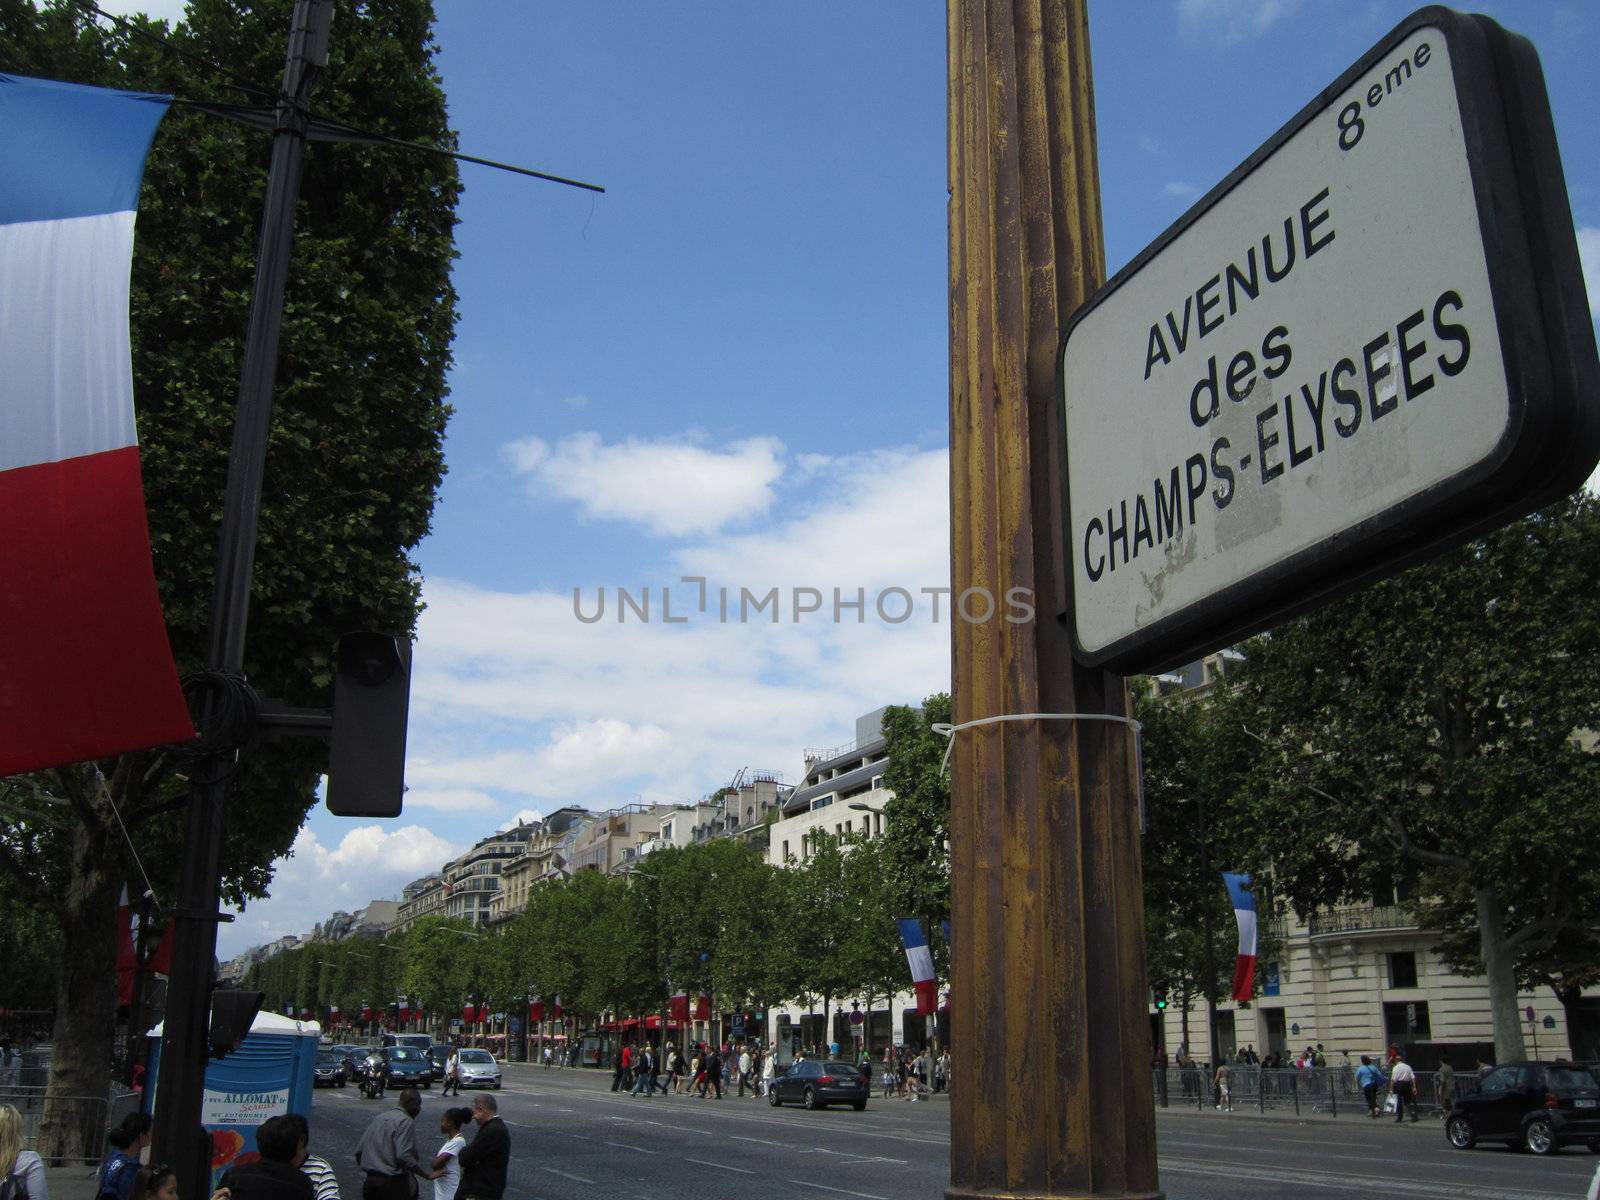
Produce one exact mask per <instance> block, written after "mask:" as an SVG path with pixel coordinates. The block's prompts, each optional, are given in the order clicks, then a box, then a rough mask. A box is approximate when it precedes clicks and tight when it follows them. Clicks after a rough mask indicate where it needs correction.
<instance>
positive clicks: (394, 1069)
mask: <svg viewBox="0 0 1600 1200" xmlns="http://www.w3.org/2000/svg"><path fill="white" fill-rule="evenodd" d="M383 1057H384V1059H385V1060H386V1061H387V1062H388V1064H389V1086H390V1087H392V1088H399V1087H425V1088H431V1087H432V1086H433V1062H432V1060H431V1059H429V1058H428V1056H427V1055H426V1054H424V1053H423V1052H422V1051H421V1050H418V1049H417V1048H416V1047H415V1046H390V1047H388V1048H387V1049H385V1050H384V1052H383Z"/></svg>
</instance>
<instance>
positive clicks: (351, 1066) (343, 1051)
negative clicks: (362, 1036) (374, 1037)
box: [333, 1043, 368, 1079]
mask: <svg viewBox="0 0 1600 1200" xmlns="http://www.w3.org/2000/svg"><path fill="white" fill-rule="evenodd" d="M367 1052H368V1047H366V1046H356V1045H352V1044H350V1043H343V1044H341V1045H338V1046H334V1047H333V1053H335V1054H337V1055H338V1056H339V1058H340V1059H341V1060H342V1061H343V1062H344V1077H345V1078H346V1079H355V1078H357V1077H358V1076H359V1075H360V1074H361V1063H362V1060H363V1059H365V1058H366V1057H367Z"/></svg>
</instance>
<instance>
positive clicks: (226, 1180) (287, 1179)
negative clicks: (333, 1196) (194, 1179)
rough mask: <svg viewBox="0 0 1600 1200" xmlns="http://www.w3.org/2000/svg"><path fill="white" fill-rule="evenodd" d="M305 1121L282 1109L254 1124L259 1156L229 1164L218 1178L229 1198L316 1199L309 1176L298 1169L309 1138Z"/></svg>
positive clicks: (240, 1199) (253, 1199) (250, 1199)
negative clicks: (236, 1163) (304, 1129)
mask: <svg viewBox="0 0 1600 1200" xmlns="http://www.w3.org/2000/svg"><path fill="white" fill-rule="evenodd" d="M304 1125H305V1118H304V1117H300V1116H297V1115H294V1114H291V1113H282V1114H280V1115H278V1116H276V1117H268V1118H267V1119H266V1120H265V1121H263V1122H262V1123H261V1125H260V1126H258V1127H257V1129H256V1150H257V1151H258V1152H259V1153H260V1155H261V1157H260V1158H258V1159H257V1160H256V1161H255V1162H247V1163H242V1164H240V1165H238V1166H235V1167H231V1168H229V1169H228V1171H227V1173H226V1174H224V1175H223V1177H222V1179H221V1184H222V1186H223V1187H224V1188H226V1189H227V1190H228V1195H229V1197H230V1200H316V1197H317V1193H316V1191H315V1190H314V1189H313V1188H312V1186H311V1180H309V1179H307V1178H306V1176H305V1175H304V1173H302V1172H301V1170H300V1164H301V1163H303V1162H304V1161H305V1157H306V1147H307V1141H308V1139H307V1136H306V1134H303V1133H302V1132H301V1129H302V1127H303V1126H304Z"/></svg>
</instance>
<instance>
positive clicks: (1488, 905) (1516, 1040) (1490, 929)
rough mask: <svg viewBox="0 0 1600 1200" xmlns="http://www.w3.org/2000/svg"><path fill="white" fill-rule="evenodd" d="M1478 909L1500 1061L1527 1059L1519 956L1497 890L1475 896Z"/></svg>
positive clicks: (1490, 1006)
mask: <svg viewBox="0 0 1600 1200" xmlns="http://www.w3.org/2000/svg"><path fill="white" fill-rule="evenodd" d="M1473 899H1474V900H1475V901H1476V903H1477V907H1478V941H1479V945H1480V946H1481V948H1482V951H1483V973H1484V975H1485V976H1486V977H1487V978H1488V980H1489V1013H1490V1016H1491V1017H1492V1018H1493V1021H1494V1054H1495V1060H1496V1061H1497V1062H1503V1063H1505V1062H1516V1061H1518V1060H1519V1059H1522V1058H1524V1057H1526V1055H1525V1054H1524V1052H1523V1048H1522V1018H1521V1014H1519V1013H1518V1012H1517V972H1516V955H1515V954H1514V953H1513V951H1512V949H1511V947H1510V946H1508V945H1507V944H1506V926H1505V914H1504V911H1503V910H1502V908H1501V905H1500V897H1499V895H1498V894H1497V893H1496V892H1495V891H1494V889H1493V888H1479V889H1477V890H1476V891H1475V892H1474V893H1473Z"/></svg>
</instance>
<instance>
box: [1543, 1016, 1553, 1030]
mask: <svg viewBox="0 0 1600 1200" xmlns="http://www.w3.org/2000/svg"><path fill="white" fill-rule="evenodd" d="M1544 1027H1545V1028H1546V1029H1554V1028H1555V1027H1556V1019H1555V1018H1554V1017H1546V1018H1545V1019H1544Z"/></svg>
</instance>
